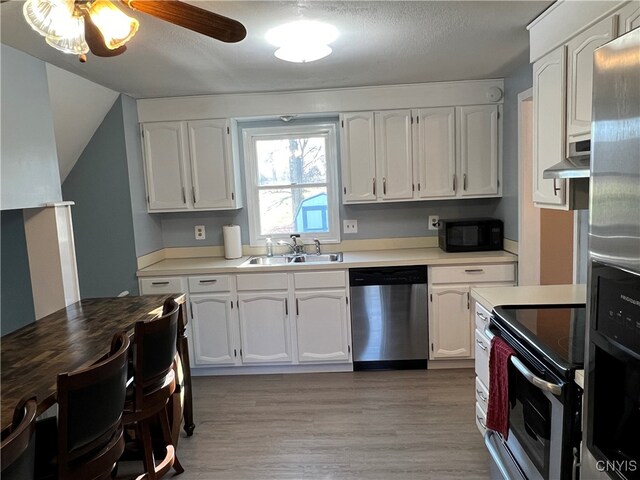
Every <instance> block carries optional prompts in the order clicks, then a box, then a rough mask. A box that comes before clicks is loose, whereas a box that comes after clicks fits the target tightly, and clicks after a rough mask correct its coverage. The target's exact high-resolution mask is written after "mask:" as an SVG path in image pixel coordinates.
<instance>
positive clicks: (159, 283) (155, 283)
mask: <svg viewBox="0 0 640 480" xmlns="http://www.w3.org/2000/svg"><path fill="white" fill-rule="evenodd" d="M151 285H169V282H151Z"/></svg>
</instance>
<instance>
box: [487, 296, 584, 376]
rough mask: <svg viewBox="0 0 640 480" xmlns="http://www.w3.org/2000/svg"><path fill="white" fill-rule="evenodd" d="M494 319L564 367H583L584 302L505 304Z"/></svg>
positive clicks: (566, 369)
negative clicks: (573, 303) (574, 303)
mask: <svg viewBox="0 0 640 480" xmlns="http://www.w3.org/2000/svg"><path fill="white" fill-rule="evenodd" d="M494 313H495V315H494V320H493V321H494V322H495V323H496V324H497V325H498V326H499V327H502V328H504V329H505V330H507V331H508V332H509V333H510V334H511V335H513V336H514V337H515V338H516V339H518V340H519V341H521V342H522V343H524V344H528V345H524V346H525V348H528V349H529V348H532V347H533V348H532V349H533V350H535V351H536V353H537V355H536V356H538V355H539V354H542V355H543V356H544V357H547V358H546V359H547V360H550V361H551V362H552V363H554V364H555V365H556V366H558V367H560V368H561V369H562V370H564V371H570V370H575V369H581V368H584V346H585V316H586V308H585V305H584V304H576V305H543V306H540V305H532V306H525V305H519V306H503V307H496V308H495V309H494Z"/></svg>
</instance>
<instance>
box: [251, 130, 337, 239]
mask: <svg viewBox="0 0 640 480" xmlns="http://www.w3.org/2000/svg"><path fill="white" fill-rule="evenodd" d="M298 135H305V136H310V135H313V136H317V137H325V139H326V151H325V159H326V162H327V212H328V216H329V218H328V221H329V231H328V232H327V233H320V232H315V233H306V234H305V233H304V232H300V238H301V239H302V241H303V242H304V243H305V244H310V243H313V239H316V238H317V239H318V240H320V242H321V243H339V242H340V207H339V196H338V188H339V185H338V152H337V147H338V143H337V134H336V125H335V123H318V124H314V125H299V126H298V125H286V126H275V127H257V128H245V129H244V130H243V132H242V143H243V148H244V172H245V175H244V178H245V185H246V190H245V191H246V194H247V215H248V217H249V241H250V244H251V246H253V247H258V246H264V245H265V241H266V238H267V237H271V238H272V239H273V241H274V242H275V241H277V240H290V238H289V235H290V234H280V235H261V234H260V209H259V208H258V173H257V172H258V169H257V159H256V149H255V147H254V145H255V141H256V139H262V140H264V139H265V138H268V137H270V136H271V137H273V138H286V137H295V136H298ZM269 187H270V188H290V185H286V184H285V185H270V186H269ZM296 233H298V232H296Z"/></svg>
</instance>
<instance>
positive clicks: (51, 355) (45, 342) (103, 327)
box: [0, 294, 192, 429]
mask: <svg viewBox="0 0 640 480" xmlns="http://www.w3.org/2000/svg"><path fill="white" fill-rule="evenodd" d="M166 298H167V295H145V296H140V297H133V296H130V297H116V298H87V299H84V300H81V301H79V302H77V303H74V304H72V305H69V306H68V307H66V308H63V309H61V310H58V311H57V312H54V313H52V314H50V315H47V316H46V317H44V318H41V319H40V320H37V321H35V322H34V323H31V324H29V325H26V326H24V327H22V328H20V329H19V330H16V331H15V332H12V333H10V334H8V335H5V336H3V337H2V339H0V348H1V350H2V353H1V355H0V356H1V363H0V377H1V378H0V381H1V385H0V387H1V388H2V394H1V406H2V413H1V417H0V419H1V421H2V424H1V425H2V429H4V428H5V427H7V426H8V425H9V424H10V423H11V420H12V415H13V409H14V407H15V406H16V404H17V403H18V401H19V400H20V399H21V398H22V397H24V396H25V395H36V396H37V398H38V414H40V413H42V412H44V411H45V410H47V409H48V408H49V407H51V406H52V405H53V404H54V403H55V396H56V377H57V375H58V373H61V372H71V371H74V370H77V369H79V368H83V367H87V366H89V365H91V364H92V363H95V362H96V361H97V360H99V359H100V358H101V357H102V356H103V355H104V354H106V353H107V352H108V351H109V348H110V346H111V339H112V337H113V335H114V333H116V332H128V333H129V334H133V329H134V326H135V323H136V322H137V321H139V320H148V319H151V318H153V317H154V316H156V315H157V314H158V313H160V312H161V310H162V303H163V302H164V300H165V299H166ZM174 298H175V299H176V301H177V302H178V303H180V304H183V303H184V301H185V296H184V295H182V294H176V295H174ZM185 321H186V319H185ZM185 343H186V342H185ZM188 365H189V364H188V359H187V362H186V368H188ZM185 420H186V419H185ZM191 423H192V422H191ZM178 428H179V426H178ZM185 429H186V427H185Z"/></svg>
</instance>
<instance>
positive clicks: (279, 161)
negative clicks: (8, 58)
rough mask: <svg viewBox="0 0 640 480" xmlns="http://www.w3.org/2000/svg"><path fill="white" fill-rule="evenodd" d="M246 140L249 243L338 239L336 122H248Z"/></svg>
mask: <svg viewBox="0 0 640 480" xmlns="http://www.w3.org/2000/svg"><path fill="white" fill-rule="evenodd" d="M243 142H244V159H245V178H246V184H247V203H248V205H247V209H248V213H249V235H250V238H251V244H252V245H262V244H263V243H264V240H265V239H266V238H267V237H271V238H273V239H275V240H277V239H289V235H291V234H294V233H296V234H300V236H301V237H302V238H303V239H306V240H307V242H306V243H310V241H311V239H313V238H317V239H319V240H320V241H323V242H338V241H340V237H339V232H340V230H339V228H338V226H339V219H338V192H337V190H338V179H337V159H336V127H335V124H333V123H322V124H314V125H300V126H296V125H285V126H275V127H261V128H245V129H244V130H243Z"/></svg>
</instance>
